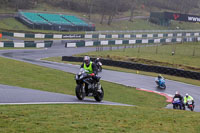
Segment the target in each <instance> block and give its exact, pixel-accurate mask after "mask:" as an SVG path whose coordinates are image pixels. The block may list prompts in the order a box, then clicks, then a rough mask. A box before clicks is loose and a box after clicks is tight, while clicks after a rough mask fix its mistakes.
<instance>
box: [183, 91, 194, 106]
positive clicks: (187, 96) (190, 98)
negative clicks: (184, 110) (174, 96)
mask: <svg viewBox="0 0 200 133" xmlns="http://www.w3.org/2000/svg"><path fill="white" fill-rule="evenodd" d="M188 100H192V105H193V107H194V99H193V97H192V96H190V95H188V93H186V94H185V97H184V104H185V105H186V106H187V105H188V103H187V102H188Z"/></svg>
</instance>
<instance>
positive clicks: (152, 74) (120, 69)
mask: <svg viewBox="0 0 200 133" xmlns="http://www.w3.org/2000/svg"><path fill="white" fill-rule="evenodd" d="M44 60H48V61H54V62H60V63H69V64H75V65H80V64H81V63H80V62H69V61H62V57H50V58H45V59H44ZM103 69H107V70H114V71H120V72H127V73H134V74H141V75H148V76H153V77H157V76H158V73H153V72H144V71H137V70H131V69H126V68H120V67H112V66H105V65H103ZM162 75H163V76H164V77H165V78H166V79H170V80H175V81H180V82H184V83H187V84H193V85H198V86H200V82H199V80H194V79H188V78H183V77H176V76H171V75H166V74H162Z"/></svg>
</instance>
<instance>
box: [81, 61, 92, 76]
mask: <svg viewBox="0 0 200 133" xmlns="http://www.w3.org/2000/svg"><path fill="white" fill-rule="evenodd" d="M83 68H84V69H85V70H87V71H88V72H87V74H91V73H93V69H92V61H90V65H89V66H88V67H87V65H86V63H84V65H83Z"/></svg>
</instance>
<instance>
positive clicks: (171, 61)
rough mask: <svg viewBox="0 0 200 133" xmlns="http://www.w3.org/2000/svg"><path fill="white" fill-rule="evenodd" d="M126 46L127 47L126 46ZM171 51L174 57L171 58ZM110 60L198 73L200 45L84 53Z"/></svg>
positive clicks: (171, 45) (143, 47) (170, 45)
mask: <svg viewBox="0 0 200 133" xmlns="http://www.w3.org/2000/svg"><path fill="white" fill-rule="evenodd" d="M127 46H128V45H127ZM172 51H175V55H173V56H172ZM84 55H89V56H91V57H102V58H108V59H112V60H122V61H130V62H137V63H143V64H150V65H159V66H167V67H174V68H180V69H185V70H193V71H200V58H199V57H200V43H199V42H198V43H183V44H167V45H161V46H156V45H155V46H148V44H147V45H145V46H144V45H143V46H142V47H141V46H140V45H137V47H136V48H126V49H125V50H124V49H119V50H112V51H109V50H108V51H100V52H90V53H84V54H80V55H77V56H84Z"/></svg>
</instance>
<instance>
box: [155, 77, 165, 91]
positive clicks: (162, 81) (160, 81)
mask: <svg viewBox="0 0 200 133" xmlns="http://www.w3.org/2000/svg"><path fill="white" fill-rule="evenodd" d="M155 82H156V84H157V86H158V88H160V89H166V85H165V79H164V78H161V79H158V78H156V80H155Z"/></svg>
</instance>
